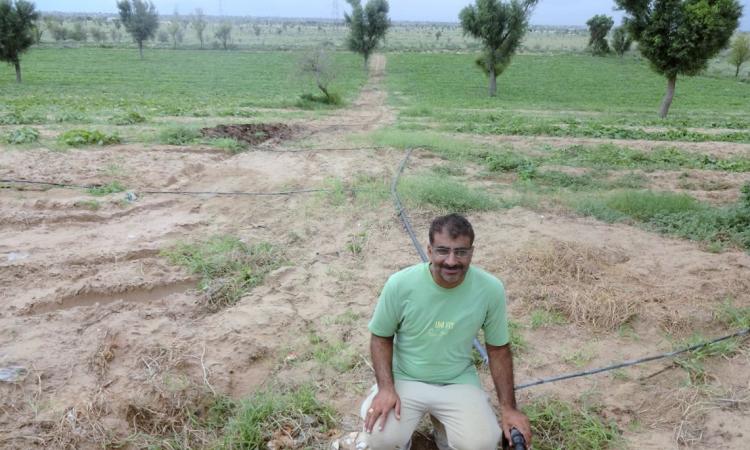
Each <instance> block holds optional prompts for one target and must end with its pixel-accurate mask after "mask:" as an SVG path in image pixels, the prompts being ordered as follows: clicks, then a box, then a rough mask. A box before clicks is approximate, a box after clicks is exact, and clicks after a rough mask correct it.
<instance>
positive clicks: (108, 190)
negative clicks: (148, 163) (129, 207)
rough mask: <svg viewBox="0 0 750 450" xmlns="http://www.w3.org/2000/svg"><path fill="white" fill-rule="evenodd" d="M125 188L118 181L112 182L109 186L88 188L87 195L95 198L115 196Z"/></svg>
mask: <svg viewBox="0 0 750 450" xmlns="http://www.w3.org/2000/svg"><path fill="white" fill-rule="evenodd" d="M126 189H127V188H126V187H125V186H123V185H122V183H120V182H119V181H113V182H111V183H109V184H103V185H101V186H94V187H90V188H88V193H89V194H91V195H94V196H96V197H103V196H105V195H109V194H117V193H119V192H124V191H125V190H126Z"/></svg>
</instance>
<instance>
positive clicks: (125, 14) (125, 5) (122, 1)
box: [117, 0, 159, 59]
mask: <svg viewBox="0 0 750 450" xmlns="http://www.w3.org/2000/svg"><path fill="white" fill-rule="evenodd" d="M117 9H119V10H120V21H121V22H122V24H123V25H124V26H125V29H126V30H127V31H128V33H130V35H131V36H133V40H134V41H135V42H136V43H137V44H138V52H139V53H140V55H141V59H143V41H145V40H148V39H151V38H153V37H154V36H155V35H156V30H157V29H158V28H159V15H158V13H157V12H156V7H155V6H154V4H153V3H152V2H151V1H143V0H118V1H117Z"/></svg>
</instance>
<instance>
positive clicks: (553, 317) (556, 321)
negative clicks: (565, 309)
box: [531, 309, 567, 330]
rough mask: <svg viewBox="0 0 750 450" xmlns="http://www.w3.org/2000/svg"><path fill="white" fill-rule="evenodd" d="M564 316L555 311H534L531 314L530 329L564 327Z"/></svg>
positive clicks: (565, 321)
mask: <svg viewBox="0 0 750 450" xmlns="http://www.w3.org/2000/svg"><path fill="white" fill-rule="evenodd" d="M566 323H567V320H566V319H565V316H563V315H562V314H560V313H559V312H556V311H546V310H543V309H535V310H533V311H532V312H531V329H532V330H535V329H537V328H545V327H549V326H553V325H565V324H566Z"/></svg>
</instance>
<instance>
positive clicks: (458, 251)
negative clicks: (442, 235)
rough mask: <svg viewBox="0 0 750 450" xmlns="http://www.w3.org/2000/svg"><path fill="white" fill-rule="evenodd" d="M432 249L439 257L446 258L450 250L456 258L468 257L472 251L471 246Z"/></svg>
mask: <svg viewBox="0 0 750 450" xmlns="http://www.w3.org/2000/svg"><path fill="white" fill-rule="evenodd" d="M432 251H433V252H434V253H435V254H436V255H437V256H439V257H441V258H447V257H448V256H449V255H450V254H451V252H453V256H455V257H456V258H458V259H463V258H468V257H469V256H471V253H472V252H473V251H474V248H473V247H468V248H467V247H459V248H449V247H434V248H433V249H432Z"/></svg>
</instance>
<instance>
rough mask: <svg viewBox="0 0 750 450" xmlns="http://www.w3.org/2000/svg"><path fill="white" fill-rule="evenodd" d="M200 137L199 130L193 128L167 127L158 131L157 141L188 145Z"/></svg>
mask: <svg viewBox="0 0 750 450" xmlns="http://www.w3.org/2000/svg"><path fill="white" fill-rule="evenodd" d="M200 137H201V133H200V131H198V130H197V129H195V128H189V127H169V128H166V129H164V130H162V131H161V132H160V133H159V142H161V143H162V144H169V145H190V144H192V143H194V142H195V141H197V140H198V139H200Z"/></svg>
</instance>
